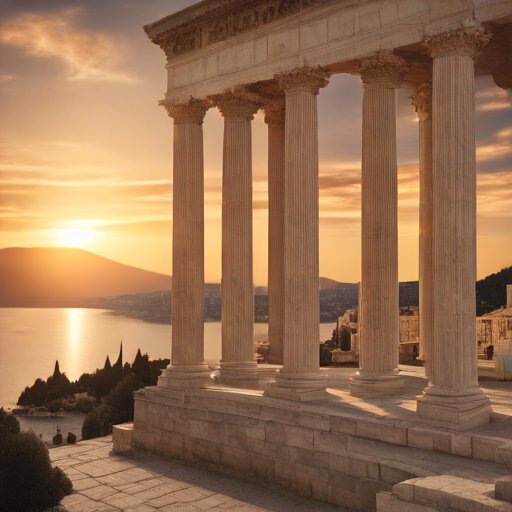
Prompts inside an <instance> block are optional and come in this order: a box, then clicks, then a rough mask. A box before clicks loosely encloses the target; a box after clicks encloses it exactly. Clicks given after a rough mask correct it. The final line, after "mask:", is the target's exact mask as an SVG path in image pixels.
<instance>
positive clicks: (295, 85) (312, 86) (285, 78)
mask: <svg viewBox="0 0 512 512" xmlns="http://www.w3.org/2000/svg"><path fill="white" fill-rule="evenodd" d="M330 77H331V73H329V72H328V71H327V70H325V69H323V68H321V67H320V66H318V67H317V68H311V67H309V66H304V67H297V68H295V69H292V70H291V71H287V72H285V73H279V74H277V75H275V78H276V80H277V81H278V82H279V85H280V86H281V87H282V88H283V90H284V92H286V93H291V92H310V93H311V94H318V92H319V90H320V89H321V88H322V87H326V86H327V84H328V83H329V79H330Z"/></svg>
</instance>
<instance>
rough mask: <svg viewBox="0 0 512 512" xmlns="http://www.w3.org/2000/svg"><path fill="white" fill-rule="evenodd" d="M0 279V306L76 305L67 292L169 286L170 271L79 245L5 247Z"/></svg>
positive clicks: (79, 293)
mask: <svg viewBox="0 0 512 512" xmlns="http://www.w3.org/2000/svg"><path fill="white" fill-rule="evenodd" d="M0 283H1V287H0V306H3V307H24V306H25V307H66V306H67V307H73V306H75V307H76V306H80V305H81V301H79V300H78V301H77V300H76V299H72V298H78V297H106V296H111V295H125V294H135V293H139V292H156V291H162V290H170V289H171V286H172V277H171V276H167V275H164V274H158V273H156V272H150V271H148V270H142V269H140V268H135V267H131V266H129V265H123V264H122V263H117V262H115V261H112V260H109V259H108V258H104V257H102V256H98V255H97V254H93V253H91V252H88V251H84V250H83V249H76V248H68V247H38V248H21V247H10V248H7V249H1V250H0ZM64 299H65V300H64Z"/></svg>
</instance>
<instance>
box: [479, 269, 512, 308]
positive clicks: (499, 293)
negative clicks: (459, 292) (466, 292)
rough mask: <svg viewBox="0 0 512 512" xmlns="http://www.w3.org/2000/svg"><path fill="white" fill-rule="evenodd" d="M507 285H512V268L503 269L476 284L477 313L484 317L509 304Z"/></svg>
mask: <svg viewBox="0 0 512 512" xmlns="http://www.w3.org/2000/svg"><path fill="white" fill-rule="evenodd" d="M507 284H512V267H507V268H504V269H501V270H500V271H499V272H497V273H496V274H491V275H490V276H487V277H486V278H484V279H480V281H477V282H476V302H477V313H478V315H479V316H480V315H483V314H484V313H488V312H490V311H493V310H495V309H498V308H501V307H502V306H505V305H506V304H507Z"/></svg>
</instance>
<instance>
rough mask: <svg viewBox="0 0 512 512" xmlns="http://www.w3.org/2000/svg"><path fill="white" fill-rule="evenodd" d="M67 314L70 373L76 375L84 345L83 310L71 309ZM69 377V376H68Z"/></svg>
mask: <svg viewBox="0 0 512 512" xmlns="http://www.w3.org/2000/svg"><path fill="white" fill-rule="evenodd" d="M66 313H67V327H68V332H67V338H68V339H67V349H68V350H67V352H68V360H69V363H70V368H69V370H70V372H69V373H72V372H73V373H74V369H75V368H76V367H77V363H78V359H79V354H80V352H81V348H82V347H81V345H82V329H83V320H84V318H83V316H84V310H83V309H73V308H69V309H67V310H66ZM68 376H69V375H68Z"/></svg>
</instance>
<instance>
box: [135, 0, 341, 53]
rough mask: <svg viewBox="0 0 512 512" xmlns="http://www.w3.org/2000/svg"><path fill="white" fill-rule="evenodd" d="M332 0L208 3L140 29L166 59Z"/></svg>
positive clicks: (265, 0) (224, 0) (254, 0)
mask: <svg viewBox="0 0 512 512" xmlns="http://www.w3.org/2000/svg"><path fill="white" fill-rule="evenodd" d="M331 1H333V0H212V1H206V2H205V1H203V2H200V3H199V4H197V5H193V6H190V7H188V8H186V9H183V10H182V11H180V12H178V13H175V14H173V15H170V16H166V17H165V18H162V19H161V20H159V21H156V22H154V23H151V24H149V25H146V26H144V31H145V32H146V34H147V36H148V37H149V39H150V40H151V41H152V42H153V43H155V44H156V45H158V46H160V48H162V50H163V51H164V52H165V54H166V55H167V58H168V59H171V58H173V57H176V56H178V55H182V54H184V53H188V52H191V51H194V50H197V49H199V48H204V47H207V46H210V45H212V44H214V43H217V42H219V41H226V40H227V39H231V38H233V37H236V36H238V35H240V34H243V33H245V32H248V31H250V30H253V29H255V28H258V27H260V26H262V25H267V24H269V23H272V22H274V21H278V20H282V19H284V18H287V17H288V16H292V15H294V14H297V13H298V12H301V11H304V10H305V9H309V8H310V7H314V6H318V5H322V4H325V3H328V2H331Z"/></svg>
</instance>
